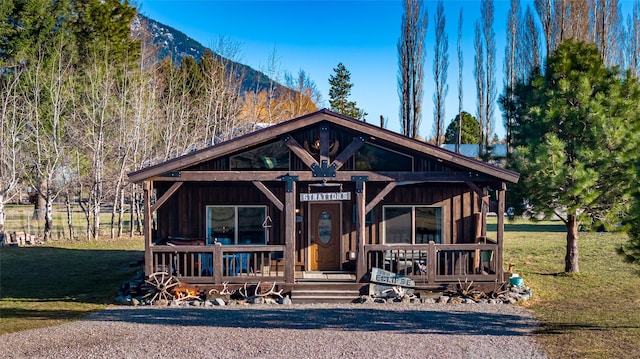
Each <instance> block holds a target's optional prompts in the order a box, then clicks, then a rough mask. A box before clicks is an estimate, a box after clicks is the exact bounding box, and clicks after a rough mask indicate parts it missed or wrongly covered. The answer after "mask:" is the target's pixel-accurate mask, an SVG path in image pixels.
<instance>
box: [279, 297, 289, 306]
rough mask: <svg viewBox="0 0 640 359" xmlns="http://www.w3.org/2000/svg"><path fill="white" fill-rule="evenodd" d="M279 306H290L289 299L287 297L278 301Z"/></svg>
mask: <svg viewBox="0 0 640 359" xmlns="http://www.w3.org/2000/svg"><path fill="white" fill-rule="evenodd" d="M280 304H282V305H291V304H292V303H291V298H289V296H288V295H287V296H285V297H284V298H282V299H280Z"/></svg>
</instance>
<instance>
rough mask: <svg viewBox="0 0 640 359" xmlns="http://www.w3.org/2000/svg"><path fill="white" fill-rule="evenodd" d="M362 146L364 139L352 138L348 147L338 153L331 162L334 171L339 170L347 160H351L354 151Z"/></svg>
mask: <svg viewBox="0 0 640 359" xmlns="http://www.w3.org/2000/svg"><path fill="white" fill-rule="evenodd" d="M362 145H364V138H362V137H354V138H353V141H351V143H350V144H349V146H347V148H345V149H344V150H343V151H342V152H340V154H339V155H338V156H336V158H335V159H334V160H333V163H332V165H334V166H335V168H336V171H337V170H339V169H340V168H341V167H342V166H343V165H344V163H345V162H347V161H348V160H349V158H351V156H353V155H354V154H355V153H356V151H358V150H359V149H360V147H362Z"/></svg>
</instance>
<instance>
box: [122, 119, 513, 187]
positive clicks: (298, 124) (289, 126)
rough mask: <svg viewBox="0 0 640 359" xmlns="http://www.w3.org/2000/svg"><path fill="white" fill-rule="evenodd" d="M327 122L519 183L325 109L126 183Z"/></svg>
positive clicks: (468, 160) (478, 163)
mask: <svg viewBox="0 0 640 359" xmlns="http://www.w3.org/2000/svg"><path fill="white" fill-rule="evenodd" d="M325 121H326V122H329V123H333V124H335V125H338V126H342V127H345V128H349V129H351V130H353V131H356V132H360V133H362V134H364V135H366V136H369V137H375V138H376V139H379V140H382V141H388V142H391V143H395V144H397V145H400V146H402V147H405V148H407V149H411V150H413V151H417V152H420V153H423V154H425V155H426V156H428V157H432V158H434V159H436V160H438V161H440V162H442V163H443V164H450V165H454V166H456V167H463V168H466V169H469V170H473V171H476V172H478V173H482V174H485V175H488V176H490V177H494V178H495V179H496V180H500V181H506V182H511V183H516V182H518V178H519V176H520V175H519V174H518V173H516V172H513V171H509V170H506V169H503V168H500V167H496V166H493V165H490V164H487V163H484V162H481V161H478V160H475V159H472V158H468V157H465V156H463V155H460V154H457V153H454V152H451V151H448V150H446V149H443V148H439V147H437V146H433V145H430V144H428V143H426V142H423V141H418V140H415V139H412V138H408V137H406V136H403V135H400V134H398V133H395V132H393V131H389V130H387V129H384V128H381V127H378V126H374V125H371V124H369V123H366V122H364V121H359V120H356V119H354V118H350V117H347V116H344V115H341V114H338V113H335V112H332V111H329V110H327V109H322V110H319V111H316V112H314V113H310V114H308V115H304V116H302V117H298V118H294V119H292V120H289V121H286V122H282V123H279V124H276V125H273V126H270V127H267V128H265V129H262V130H259V131H256V132H252V133H249V134H247V135H244V136H240V137H237V138H234V139H232V140H229V141H226V142H222V143H219V144H215V145H213V146H211V147H207V148H203V149H201V150H198V151H194V152H191V153H188V154H186V155H184V156H181V157H177V158H174V159H171V160H168V161H166V162H163V163H159V164H157V165H153V166H150V167H147V168H143V169H141V170H139V171H136V172H132V173H129V180H130V181H132V182H141V181H144V180H146V179H149V178H152V177H155V176H159V175H162V174H165V173H168V172H176V171H180V170H183V169H185V168H187V167H190V166H193V165H197V164H199V163H202V162H205V161H208V160H211V159H214V158H219V157H222V156H225V155H228V154H230V153H233V152H236V151H238V150H242V149H244V148H247V147H251V146H255V145H259V144H262V143H265V142H267V141H270V140H273V139H275V138H280V137H281V136H283V135H286V134H288V133H290V132H292V131H296V130H299V129H301V128H304V127H308V126H311V125H314V124H317V123H320V122H325Z"/></svg>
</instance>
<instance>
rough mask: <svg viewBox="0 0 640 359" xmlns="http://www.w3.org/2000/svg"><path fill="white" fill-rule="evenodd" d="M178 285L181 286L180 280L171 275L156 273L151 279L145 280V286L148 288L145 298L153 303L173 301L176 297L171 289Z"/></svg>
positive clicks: (150, 276)
mask: <svg viewBox="0 0 640 359" xmlns="http://www.w3.org/2000/svg"><path fill="white" fill-rule="evenodd" d="M177 285H180V281H179V280H178V278H176V277H174V276H172V275H170V274H169V273H167V272H156V273H152V274H151V275H149V278H148V279H146V280H145V286H146V288H147V292H148V293H147V294H145V295H144V297H143V298H149V297H151V299H150V302H151V303H154V302H155V301H156V300H161V299H164V300H167V301H170V300H173V299H174V296H173V294H172V293H171V289H172V288H173V287H175V286H177Z"/></svg>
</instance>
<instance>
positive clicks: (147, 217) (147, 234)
mask: <svg viewBox="0 0 640 359" xmlns="http://www.w3.org/2000/svg"><path fill="white" fill-rule="evenodd" d="M152 184H153V182H151V181H145V182H144V186H143V188H144V195H143V198H144V227H143V228H144V275H145V276H146V277H148V276H149V275H151V273H153V255H152V253H151V241H152V240H153V238H151V237H152V235H153V232H152V229H153V228H152V224H151V221H152V219H151V191H152V190H153V188H152Z"/></svg>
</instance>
